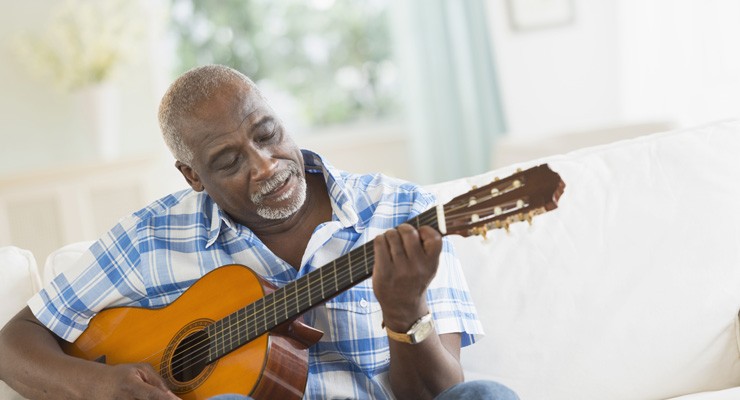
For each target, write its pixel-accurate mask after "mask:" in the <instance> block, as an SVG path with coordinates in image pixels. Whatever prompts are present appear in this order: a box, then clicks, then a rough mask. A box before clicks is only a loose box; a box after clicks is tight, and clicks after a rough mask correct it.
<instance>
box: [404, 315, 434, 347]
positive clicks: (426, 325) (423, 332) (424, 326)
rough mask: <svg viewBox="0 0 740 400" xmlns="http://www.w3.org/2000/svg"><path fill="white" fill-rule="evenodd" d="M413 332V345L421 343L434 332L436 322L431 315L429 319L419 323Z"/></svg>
mask: <svg viewBox="0 0 740 400" xmlns="http://www.w3.org/2000/svg"><path fill="white" fill-rule="evenodd" d="M412 330H413V332H411V333H410V334H411V341H412V343H419V342H421V341H423V340H424V339H426V338H427V336H429V334H430V333H432V331H434V321H433V320H432V318H431V315H430V316H429V318H428V319H424V320H422V321H419V323H418V324H417V325H416V326H414V327H413V328H412Z"/></svg>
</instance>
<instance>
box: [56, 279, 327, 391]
mask: <svg viewBox="0 0 740 400" xmlns="http://www.w3.org/2000/svg"><path fill="white" fill-rule="evenodd" d="M273 290H274V287H271V286H270V285H269V284H268V283H267V282H265V281H264V280H262V279H261V278H260V277H259V276H257V275H256V274H255V273H254V272H253V271H252V270H250V269H248V268H246V267H244V266H241V265H227V266H223V267H220V268H218V269H216V270H214V271H212V272H210V273H208V274H207V275H205V276H204V277H203V278H201V279H199V280H198V281H197V282H196V283H195V284H194V285H193V286H192V287H190V288H189V289H188V290H187V291H186V292H185V293H183V294H182V295H181V296H180V297H179V298H178V299H177V300H176V301H174V302H173V303H172V304H170V305H168V306H167V307H164V308H161V309H155V310H152V309H144V308H136V307H118V308H109V309H106V310H103V311H102V312H100V313H99V314H97V315H96V316H95V317H94V318H93V319H92V320H91V321H90V325H89V326H88V328H87V329H86V330H85V332H84V333H83V334H82V335H81V336H80V337H79V338H78V339H77V340H76V341H75V342H74V343H73V344H67V345H65V346H64V347H63V349H64V351H65V352H66V353H67V354H70V355H73V356H76V357H80V358H84V359H87V360H91V361H98V362H103V363H106V364H123V363H137V362H146V363H149V364H151V365H152V367H154V369H155V370H156V371H157V372H158V373H159V374H160V375H161V376H162V377H163V378H164V380H165V381H166V382H167V384H168V386H169V387H170V388H171V389H172V391H173V392H174V393H175V394H176V395H178V396H179V397H181V398H183V399H189V400H190V399H192V400H195V399H207V398H209V397H211V396H214V395H217V394H223V393H238V394H243V395H249V396H251V397H253V398H255V399H265V398H280V399H300V398H302V397H303V390H304V389H305V385H306V377H307V374H308V350H307V347H308V346H309V345H310V344H312V343H315V342H316V341H318V339H319V338H320V337H321V332H320V331H317V330H315V329H313V328H310V327H308V326H306V325H304V324H302V323H301V322H299V321H290V322H289V323H286V324H283V325H282V326H280V327H278V328H276V329H274V330H273V332H268V333H266V334H263V335H261V336H259V337H257V338H256V339H254V340H252V341H250V342H248V343H247V344H245V345H243V346H241V347H239V348H237V349H236V350H234V351H232V352H230V353H228V354H226V355H225V356H223V357H221V358H219V359H218V360H217V361H215V362H213V363H210V364H208V365H205V364H204V363H200V364H198V363H196V364H192V363H189V365H191V366H190V367H188V368H183V367H182V365H183V363H184V362H185V360H187V359H188V358H190V359H193V358H194V359H202V357H198V354H189V353H188V352H189V351H190V350H191V349H197V348H196V347H194V343H199V342H200V343H202V342H203V341H204V340H205V341H207V340H208V339H207V337H204V335H203V333H202V330H203V329H204V328H205V327H206V326H208V325H210V324H212V323H213V322H214V321H218V320H220V319H222V318H224V317H226V316H228V315H229V314H231V313H233V312H234V311H235V310H237V309H239V308H242V307H244V306H246V305H247V304H250V303H253V302H255V301H256V300H259V299H260V298H261V297H263V296H264V295H265V294H267V293H270V292H272V291H273ZM206 350H207V349H206ZM196 352H197V351H196ZM201 353H202V351H201ZM194 356H195V357H194Z"/></svg>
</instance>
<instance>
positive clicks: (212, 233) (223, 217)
mask: <svg viewBox="0 0 740 400" xmlns="http://www.w3.org/2000/svg"><path fill="white" fill-rule="evenodd" d="M301 153H302V154H303V162H304V165H305V170H306V172H308V173H321V174H323V176H324V180H325V181H326V187H327V190H328V192H329V199H330V200H331V208H332V211H333V214H334V217H336V219H337V220H339V223H340V224H341V225H342V227H344V228H349V227H351V228H353V229H355V230H356V231H357V232H362V231H363V230H364V229H365V227H364V226H362V223H361V221H360V219H359V216H358V213H357V210H355V202H354V199H353V197H352V193H351V192H350V191H349V190H347V188H346V180H345V178H344V174H345V173H344V172H342V171H340V170H337V169H336V168H334V167H333V166H331V165H330V164H329V163H327V162H325V161H324V159H323V158H322V157H321V156H320V155H318V154H316V153H314V152H312V151H310V150H301ZM203 210H204V212H205V214H206V218H207V219H208V220H210V221H211V223H210V227H209V229H208V242H207V243H206V248H208V247H210V246H211V245H212V244H213V243H215V242H216V240H218V238H219V236H220V235H221V232H222V231H223V230H224V228H227V229H230V230H233V231H234V232H238V231H239V227H240V225H239V224H238V223H236V222H234V221H233V220H232V219H231V217H229V215H228V214H226V212H224V211H223V210H222V209H221V208H220V207H219V206H218V204H216V202H215V201H213V199H211V197H210V196H206V201H205V204H204V207H203ZM243 228H244V229H242V231H243V233H246V234H247V235H249V236H250V237H251V236H253V235H254V234H253V233H252V231H251V230H250V229H248V228H246V227H243Z"/></svg>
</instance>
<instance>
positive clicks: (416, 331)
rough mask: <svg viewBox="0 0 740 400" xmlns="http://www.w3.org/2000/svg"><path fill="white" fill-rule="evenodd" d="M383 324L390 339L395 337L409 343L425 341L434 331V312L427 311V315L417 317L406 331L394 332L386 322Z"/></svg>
mask: <svg viewBox="0 0 740 400" xmlns="http://www.w3.org/2000/svg"><path fill="white" fill-rule="evenodd" d="M383 326H384V327H385V331H386V333H388V337H389V338H390V339H393V340H395V341H397V342H402V343H409V344H417V343H421V342H423V341H424V339H426V338H427V337H429V335H430V334H431V333H432V332H434V320H433V319H432V313H427V314H426V315H424V316H422V317H421V318H419V319H417V320H416V322H414V324H413V325H411V328H410V329H409V330H408V331H406V333H399V332H394V331H392V330H391V329H390V328H388V327H387V326H385V324H383Z"/></svg>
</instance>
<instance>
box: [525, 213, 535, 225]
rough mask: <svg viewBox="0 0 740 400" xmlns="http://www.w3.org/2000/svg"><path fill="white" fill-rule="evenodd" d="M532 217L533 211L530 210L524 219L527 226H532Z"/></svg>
mask: <svg viewBox="0 0 740 400" xmlns="http://www.w3.org/2000/svg"><path fill="white" fill-rule="evenodd" d="M532 218H534V211H530V212H528V213H527V216H526V219H527V223H528V224H529V226H532Z"/></svg>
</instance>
